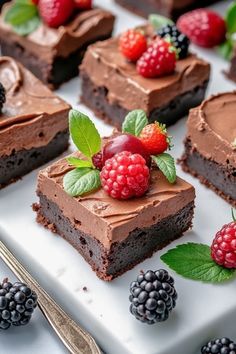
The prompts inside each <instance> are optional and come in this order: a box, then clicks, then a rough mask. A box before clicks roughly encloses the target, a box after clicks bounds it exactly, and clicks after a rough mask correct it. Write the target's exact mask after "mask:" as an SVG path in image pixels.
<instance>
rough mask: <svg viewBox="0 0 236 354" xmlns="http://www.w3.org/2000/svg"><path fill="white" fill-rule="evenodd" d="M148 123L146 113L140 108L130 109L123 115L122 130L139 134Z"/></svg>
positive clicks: (135, 134)
mask: <svg viewBox="0 0 236 354" xmlns="http://www.w3.org/2000/svg"><path fill="white" fill-rule="evenodd" d="M147 124H148V119H147V115H146V113H145V112H144V111H143V110H141V109H136V110H134V111H131V112H129V113H128V114H127V116H126V117H125V120H124V122H123V125H122V131H123V132H124V133H129V134H132V135H134V136H139V135H140V133H141V131H142V130H143V128H144V127H145V126H146V125H147Z"/></svg>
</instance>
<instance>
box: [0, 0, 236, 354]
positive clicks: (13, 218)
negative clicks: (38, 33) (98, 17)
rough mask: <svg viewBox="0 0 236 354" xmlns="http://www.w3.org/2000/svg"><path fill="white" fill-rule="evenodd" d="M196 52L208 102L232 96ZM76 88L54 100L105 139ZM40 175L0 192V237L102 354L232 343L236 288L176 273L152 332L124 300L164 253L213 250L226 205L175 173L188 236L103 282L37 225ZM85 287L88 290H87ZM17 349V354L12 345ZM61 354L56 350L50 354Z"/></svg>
mask: <svg viewBox="0 0 236 354" xmlns="http://www.w3.org/2000/svg"><path fill="white" fill-rule="evenodd" d="M96 2H97V4H99V3H100V2H99V1H96ZM228 4H229V1H224V2H222V3H220V4H218V5H216V6H215V7H214V8H215V9H216V10H218V11H220V12H221V13H222V12H223V11H224V10H225V8H226V6H227V5H228ZM102 5H103V6H104V7H106V8H108V9H111V10H112V11H113V12H114V13H115V14H116V15H117V17H118V20H117V24H116V31H115V32H116V33H118V32H121V31H123V30H125V29H126V28H130V27H133V26H135V25H137V24H141V23H143V19H141V18H139V17H136V16H134V15H132V14H130V13H128V12H127V11H125V10H123V9H121V8H120V7H119V6H117V5H115V4H114V3H113V2H112V1H111V0H103V2H102ZM193 50H194V51H197V52H198V54H199V55H200V56H201V57H203V58H205V59H207V60H208V61H210V62H211V63H212V64H213V66H212V69H213V71H212V80H211V82H210V86H209V89H208V95H209V94H212V93H218V92H221V91H227V90H233V89H236V86H235V85H234V84H233V83H231V82H230V81H228V80H226V79H225V77H224V76H223V74H222V70H223V69H226V68H227V63H226V62H224V61H223V60H222V59H221V58H219V57H218V56H217V54H216V53H214V52H213V51H210V50H202V49H199V48H197V47H194V48H193ZM79 84H80V82H79V79H74V80H72V81H71V82H69V83H68V84H65V85H64V86H63V87H62V88H61V89H60V90H59V91H58V94H59V95H60V96H61V97H63V98H64V99H66V100H67V101H68V102H70V103H71V104H72V105H73V107H74V108H77V109H80V110H82V111H83V112H85V113H88V114H89V115H90V116H91V117H92V118H93V119H94V122H95V123H96V125H97V127H98V128H99V130H100V132H101V134H102V135H106V134H109V133H110V132H111V130H112V128H111V127H109V126H107V125H105V124H103V123H102V122H101V121H99V120H98V119H97V118H95V117H94V115H93V114H92V113H91V112H90V111H89V110H88V109H86V108H85V107H84V106H82V105H80V104H78V97H79ZM222 119H224V118H223V117H222ZM185 123H186V119H182V120H180V121H179V122H178V123H177V124H176V125H175V126H173V127H171V129H169V131H170V134H171V135H173V136H174V143H175V147H174V149H173V154H174V156H175V157H176V158H178V157H180V156H181V154H182V151H183V143H182V141H183V138H184V136H185ZM67 153H68V152H67ZM37 173H38V171H34V172H32V173H30V174H29V175H27V176H25V177H24V178H23V179H22V180H21V181H19V182H17V183H15V184H12V185H11V186H9V187H7V188H5V189H3V190H1V191H0V237H1V239H2V240H3V241H5V242H6V244H7V245H9V247H10V248H11V249H12V250H13V251H14V252H15V254H16V255H17V256H18V257H19V259H20V260H21V261H22V262H23V264H24V265H25V266H26V267H27V268H28V269H29V271H30V272H31V273H32V275H34V276H35V277H36V278H37V279H38V281H39V282H40V283H41V285H42V286H44V287H45V288H46V290H47V291H48V292H49V293H50V294H51V295H52V296H53V297H54V298H55V299H56V300H57V301H58V302H59V303H60V304H61V305H62V306H63V307H64V308H65V310H66V311H67V312H68V313H70V314H71V315H72V316H73V318H74V319H75V320H77V321H78V322H79V323H80V324H81V325H83V326H84V327H85V328H86V329H87V330H88V331H90V332H91V333H92V334H93V336H94V337H95V338H96V340H97V341H98V343H99V344H100V345H101V347H102V348H103V349H104V351H105V352H106V353H107V354H197V353H200V347H201V345H203V344H204V343H205V342H206V341H207V340H208V339H211V338H212V337H217V336H229V337H232V338H233V339H236V330H235V316H236V297H235V293H236V281H234V282H233V281H231V282H228V283H226V284H223V285H206V284H202V283H200V282H194V281H190V280H186V279H183V278H181V277H179V276H177V275H176V274H173V275H174V278H175V280H176V288H177V291H178V294H179V299H178V302H177V307H176V309H175V311H174V312H173V314H172V315H171V317H170V319H169V320H168V321H167V322H165V323H162V324H157V325H154V326H147V325H144V324H141V323H139V322H138V321H137V320H135V318H134V317H133V316H131V315H130V314H129V301H128V296H129V284H130V282H131V281H132V280H133V279H135V278H136V276H137V274H138V273H139V271H140V270H141V269H142V270H148V269H154V270H155V269H159V268H163V267H165V266H164V264H163V263H162V262H161V261H160V259H159V257H160V255H161V254H163V253H164V252H166V251H167V249H169V248H172V247H174V246H175V245H176V244H179V243H184V242H187V241H195V242H203V243H208V244H210V243H211V241H212V238H213V237H214V235H215V233H216V231H217V230H218V229H219V228H221V226H222V225H223V224H224V223H227V222H229V221H230V206H229V205H228V204H227V203H226V202H224V201H223V200H222V199H221V198H219V197H218V196H216V195H215V194H214V193H213V192H212V191H210V190H208V189H206V188H205V187H204V186H202V185H201V184H200V183H199V182H198V180H196V179H194V178H192V177H191V176H190V175H188V174H185V173H183V172H182V171H181V170H180V168H179V167H178V174H179V175H180V176H182V177H183V178H185V179H186V180H187V181H189V182H190V183H192V184H193V185H194V186H195V188H196V192H197V200H196V209H195V218H194V228H193V230H192V231H189V232H187V233H186V235H185V236H184V237H183V238H182V239H180V240H178V241H176V242H174V243H172V244H171V245H170V246H169V247H166V248H165V249H163V250H162V251H161V252H158V253H156V254H155V255H154V256H153V257H152V258H151V259H148V260H146V261H145V262H143V263H141V264H139V265H138V266H136V267H135V268H134V269H133V270H131V271H129V272H127V273H126V274H125V275H123V276H121V277H119V278H118V279H116V280H114V281H113V282H111V283H106V282H103V281H101V280H99V279H98V278H97V277H96V275H95V274H94V273H93V272H92V271H91V269H90V267H89V266H88V265H87V263H86V262H85V261H84V260H83V259H82V257H81V256H80V255H79V254H78V253H77V252H76V251H75V250H74V249H73V248H72V247H71V246H70V245H69V244H68V243H67V242H65V241H64V240H63V239H62V238H60V237H57V236H55V235H53V234H51V233H50V232H49V231H46V230H45V229H43V228H42V227H41V226H38V225H37V223H36V222H35V214H34V213H33V212H32V210H31V205H32V203H34V202H35V201H37V198H36V195H35V187H36V177H37ZM88 222H89V221H88ZM83 287H87V291H84V290H83ZM10 338H14V337H12V336H11V337H10ZM36 342H37V338H34V337H32V338H31V340H30V341H29V347H27V348H28V349H27V350H26V349H25V351H22V353H23V352H24V353H26V352H27V353H30V352H31V350H33V349H34V352H35V354H37V353H41V352H43V353H46V354H47V353H50V354H51V353H53V352H52V351H51V350H49V351H48V348H46V347H45V348H44V347H43V346H42V348H41V351H40V350H39V351H37V349H36V347H35V345H34V344H35V343H36ZM11 347H12V344H11ZM15 350H17V351H19V350H20V347H19V343H17V341H15ZM12 352H14V350H13V349H12ZM59 352H61V351H59V349H58V351H54V353H59ZM65 352H66V351H65ZM0 353H2V352H1V349H0ZM9 353H10V352H9Z"/></svg>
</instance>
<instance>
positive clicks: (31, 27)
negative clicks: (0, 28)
mask: <svg viewBox="0 0 236 354" xmlns="http://www.w3.org/2000/svg"><path fill="white" fill-rule="evenodd" d="M40 23H41V20H40V18H39V17H38V16H35V17H33V18H32V19H31V20H28V21H26V22H25V23H22V24H21V25H17V26H12V28H13V30H14V31H15V32H16V33H18V34H19V35H20V36H27V35H28V34H30V33H32V32H34V31H35V30H36V29H37V28H38V26H39V25H40Z"/></svg>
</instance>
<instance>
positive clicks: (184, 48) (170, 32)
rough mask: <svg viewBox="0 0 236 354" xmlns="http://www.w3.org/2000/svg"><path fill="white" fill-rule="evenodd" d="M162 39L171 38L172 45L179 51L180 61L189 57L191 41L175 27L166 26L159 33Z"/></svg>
mask: <svg viewBox="0 0 236 354" xmlns="http://www.w3.org/2000/svg"><path fill="white" fill-rule="evenodd" d="M157 34H158V36H159V37H161V38H169V39H170V41H171V43H172V44H173V45H174V46H175V48H176V49H177V52H178V55H179V59H184V58H186V57H187V55H188V48H189V44H190V40H189V39H188V37H187V36H186V35H185V34H183V33H181V32H180V31H179V30H178V29H177V27H176V26H175V25H166V26H165V27H162V28H161V29H159V31H158V32H157Z"/></svg>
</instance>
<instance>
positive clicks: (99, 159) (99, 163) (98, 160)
mask: <svg viewBox="0 0 236 354" xmlns="http://www.w3.org/2000/svg"><path fill="white" fill-rule="evenodd" d="M92 160H93V164H94V166H95V167H96V168H97V169H98V170H100V171H101V170H102V168H103V156H102V152H101V151H99V152H98V153H97V154H96V155H94V156H93V158H92Z"/></svg>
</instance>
